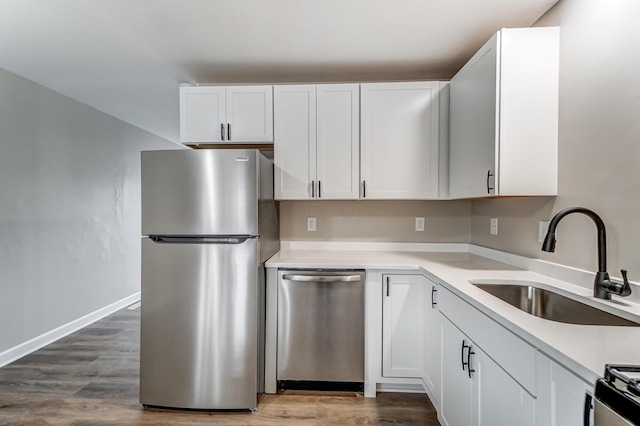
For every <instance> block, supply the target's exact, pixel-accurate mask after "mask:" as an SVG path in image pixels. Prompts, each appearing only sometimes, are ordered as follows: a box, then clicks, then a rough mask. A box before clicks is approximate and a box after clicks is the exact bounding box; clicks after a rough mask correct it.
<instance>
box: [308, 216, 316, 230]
mask: <svg viewBox="0 0 640 426" xmlns="http://www.w3.org/2000/svg"><path fill="white" fill-rule="evenodd" d="M315 230H316V218H315V217H308V218H307V231H309V232H315Z"/></svg>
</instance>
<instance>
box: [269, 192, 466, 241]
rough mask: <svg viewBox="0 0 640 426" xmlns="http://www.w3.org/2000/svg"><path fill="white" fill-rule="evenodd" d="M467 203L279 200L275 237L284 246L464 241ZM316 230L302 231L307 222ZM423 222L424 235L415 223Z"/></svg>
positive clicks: (462, 201)
mask: <svg viewBox="0 0 640 426" xmlns="http://www.w3.org/2000/svg"><path fill="white" fill-rule="evenodd" d="M470 213H471V202H470V201H467V200H457V201H366V200H361V201H282V202H280V238H281V239H282V240H288V241H379V242H420V243H427V242H429V243H442V242H456V243H457V242H462V243H468V242H469V235H470ZM310 216H312V217H315V218H316V221H317V230H316V231H315V232H307V230H306V218H307V217H310ZM416 217H424V218H425V219H426V220H425V230H424V232H416V231H415V218H416Z"/></svg>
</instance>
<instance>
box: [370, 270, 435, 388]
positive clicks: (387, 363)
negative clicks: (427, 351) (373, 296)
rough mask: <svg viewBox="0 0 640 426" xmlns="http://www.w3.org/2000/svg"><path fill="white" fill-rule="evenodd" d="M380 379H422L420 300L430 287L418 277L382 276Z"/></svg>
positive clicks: (422, 357) (422, 307) (421, 277)
mask: <svg viewBox="0 0 640 426" xmlns="http://www.w3.org/2000/svg"><path fill="white" fill-rule="evenodd" d="M382 282H383V287H382V288H383V302H382V375H383V376H384V377H408V378H410V377H415V378H422V375H423V371H424V328H423V327H424V324H425V321H424V300H425V295H426V293H427V290H428V289H430V288H431V287H430V286H429V285H428V280H427V279H426V278H425V277H424V276H422V275H383V276H382Z"/></svg>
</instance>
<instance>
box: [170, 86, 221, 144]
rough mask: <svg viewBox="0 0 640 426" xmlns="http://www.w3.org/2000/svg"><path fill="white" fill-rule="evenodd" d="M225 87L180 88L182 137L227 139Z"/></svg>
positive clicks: (184, 139)
mask: <svg viewBox="0 0 640 426" xmlns="http://www.w3.org/2000/svg"><path fill="white" fill-rule="evenodd" d="M225 125H226V120H225V90H224V87H216V86H199V87H181V88H180V141H181V142H182V143H203V142H222V141H223V139H224V140H225V141H226V131H227V130H226V128H224V127H223V126H225Z"/></svg>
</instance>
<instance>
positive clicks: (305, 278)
mask: <svg viewBox="0 0 640 426" xmlns="http://www.w3.org/2000/svg"><path fill="white" fill-rule="evenodd" d="M282 279H284V280H288V281H302V282H313V283H327V282H354V281H360V279H361V277H360V275H295V274H285V275H283V276H282Z"/></svg>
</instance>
